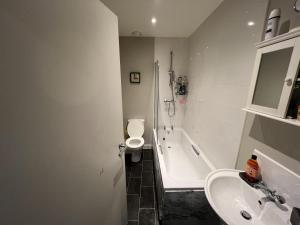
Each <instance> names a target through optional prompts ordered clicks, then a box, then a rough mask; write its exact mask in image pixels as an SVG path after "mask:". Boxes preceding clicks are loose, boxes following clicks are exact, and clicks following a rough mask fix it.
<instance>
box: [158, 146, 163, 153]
mask: <svg viewBox="0 0 300 225" xmlns="http://www.w3.org/2000/svg"><path fill="white" fill-rule="evenodd" d="M158 147H159V150H160V154H162V155H163V154H164V153H163V150H162V147H161V145H158Z"/></svg>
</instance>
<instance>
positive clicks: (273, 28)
mask: <svg viewBox="0 0 300 225" xmlns="http://www.w3.org/2000/svg"><path fill="white" fill-rule="evenodd" d="M279 20H280V9H273V10H272V12H271V13H270V15H269V18H268V21H267V29H266V34H265V40H267V39H270V38H272V37H275V36H276V34H277V30H278V25H279Z"/></svg>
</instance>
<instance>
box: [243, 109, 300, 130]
mask: <svg viewBox="0 0 300 225" xmlns="http://www.w3.org/2000/svg"><path fill="white" fill-rule="evenodd" d="M242 110H243V111H246V112H248V113H252V114H255V115H259V116H263V117H266V118H269V119H273V120H277V121H280V122H283V123H287V124H291V125H294V126H298V127H300V121H299V120H296V119H284V118H280V117H276V116H272V115H268V114H265V113H261V112H257V111H254V110H251V109H247V108H243V109H242Z"/></svg>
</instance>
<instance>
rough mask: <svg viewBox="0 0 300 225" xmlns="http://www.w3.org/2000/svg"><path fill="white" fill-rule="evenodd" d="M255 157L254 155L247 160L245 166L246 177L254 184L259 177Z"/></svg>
mask: <svg viewBox="0 0 300 225" xmlns="http://www.w3.org/2000/svg"><path fill="white" fill-rule="evenodd" d="M256 159H257V156H256V155H252V156H251V159H249V160H248V161H247V165H246V169H245V172H246V177H247V178H248V179H249V180H250V181H252V182H255V181H257V180H258V177H259V165H258V163H257V161H256Z"/></svg>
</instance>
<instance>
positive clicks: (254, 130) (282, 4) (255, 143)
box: [237, 0, 300, 174]
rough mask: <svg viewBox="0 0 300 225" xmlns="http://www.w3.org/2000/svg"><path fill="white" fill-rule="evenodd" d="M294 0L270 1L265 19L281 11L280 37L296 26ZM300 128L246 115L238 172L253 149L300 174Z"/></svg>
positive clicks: (296, 16)
mask: <svg viewBox="0 0 300 225" xmlns="http://www.w3.org/2000/svg"><path fill="white" fill-rule="evenodd" d="M293 3H294V1H293V0H270V6H269V10H268V13H267V15H269V12H270V11H271V10H272V9H274V8H281V14H282V17H281V22H280V29H279V33H284V32H287V31H288V29H290V28H294V27H295V26H297V25H298V26H299V24H300V15H299V14H297V13H296V12H295V11H294V10H293V8H292V6H293ZM299 137H300V128H299V127H296V126H292V125H289V124H284V123H281V122H278V121H275V120H271V119H267V118H263V117H260V116H254V115H252V114H247V116H246V120H245V125H244V129H243V136H242V139H241V145H240V151H239V157H238V160H237V168H238V169H243V168H244V167H245V163H246V161H247V160H248V158H249V156H250V155H251V153H252V152H253V150H254V149H258V150H260V151H261V152H263V153H264V154H266V155H268V156H269V157H271V158H273V159H274V160H276V161H278V162H279V163H281V164H283V165H284V166H286V167H287V168H289V169H290V170H292V171H294V172H296V173H297V174H300V151H299V149H300V142H299Z"/></svg>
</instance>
